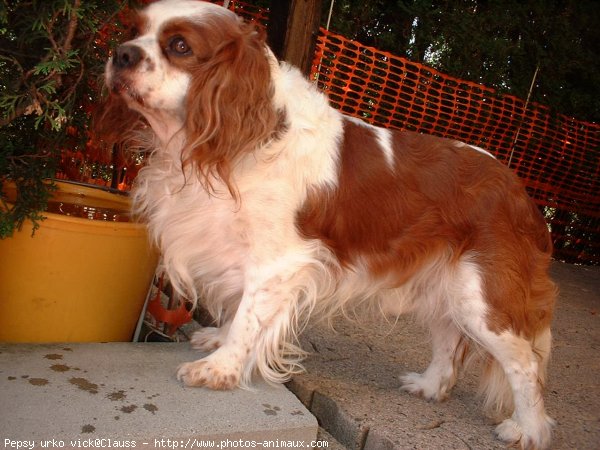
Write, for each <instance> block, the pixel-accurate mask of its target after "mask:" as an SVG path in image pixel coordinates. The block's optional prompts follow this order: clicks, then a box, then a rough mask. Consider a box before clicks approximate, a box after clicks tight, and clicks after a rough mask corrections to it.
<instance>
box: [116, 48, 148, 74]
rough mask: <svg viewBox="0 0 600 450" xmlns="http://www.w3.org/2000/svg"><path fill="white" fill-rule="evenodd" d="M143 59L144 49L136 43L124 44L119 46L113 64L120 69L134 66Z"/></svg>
mask: <svg viewBox="0 0 600 450" xmlns="http://www.w3.org/2000/svg"><path fill="white" fill-rule="evenodd" d="M141 60H142V49H140V48H139V47H138V46H136V45H131V44H123V45H120V46H119V47H117V50H116V51H115V56H114V58H113V64H114V65H115V66H116V67H118V68H119V69H126V68H133V67H135V66H137V65H138V63H139V62H140V61H141Z"/></svg>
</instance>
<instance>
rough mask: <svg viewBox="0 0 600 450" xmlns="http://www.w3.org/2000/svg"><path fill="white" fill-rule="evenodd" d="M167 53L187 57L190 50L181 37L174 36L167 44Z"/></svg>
mask: <svg viewBox="0 0 600 450" xmlns="http://www.w3.org/2000/svg"><path fill="white" fill-rule="evenodd" d="M169 51H171V52H173V53H176V54H177V55H187V54H189V53H191V51H192V49H191V48H190V46H189V45H188V43H187V42H186V41H185V39H184V38H182V37H181V36H175V37H174V38H173V39H171V41H170V42H169Z"/></svg>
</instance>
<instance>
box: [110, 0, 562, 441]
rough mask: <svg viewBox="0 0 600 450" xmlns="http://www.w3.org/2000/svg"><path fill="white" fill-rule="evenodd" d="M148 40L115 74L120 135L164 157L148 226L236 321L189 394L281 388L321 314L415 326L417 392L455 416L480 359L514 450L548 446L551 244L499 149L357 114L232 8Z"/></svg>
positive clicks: (148, 201) (186, 275) (184, 278)
mask: <svg viewBox="0 0 600 450" xmlns="http://www.w3.org/2000/svg"><path fill="white" fill-rule="evenodd" d="M134 28H135V30H136V34H135V35H134V36H132V38H131V39H130V40H129V41H127V42H125V43H123V44H122V45H120V46H119V47H118V48H117V49H116V50H115V51H114V54H113V55H112V57H111V59H110V60H109V61H108V64H107V66H106V84H107V86H108V88H109V90H110V94H111V95H110V97H109V99H108V102H107V112H106V113H105V114H104V117H103V119H102V120H101V121H103V123H102V124H101V127H104V129H108V130H109V131H110V133H109V134H111V135H112V136H113V137H115V136H116V137H118V138H119V139H121V140H128V141H129V144H130V146H131V147H141V148H142V149H143V150H145V151H148V153H149V157H148V159H147V164H146V165H145V167H143V168H142V169H141V170H140V172H139V175H138V176H137V179H136V181H135V187H134V190H133V193H132V197H133V204H134V212H135V213H137V214H138V215H139V216H140V217H141V218H143V220H144V221H146V222H147V223H148V227H149V231H150V234H151V236H152V238H153V240H154V242H155V243H156V244H157V246H158V247H159V248H160V251H161V254H162V260H161V269H162V270H163V272H164V273H165V274H166V275H167V276H168V278H169V280H170V282H171V283H172V285H173V287H174V289H175V290H176V291H177V292H178V293H179V294H181V295H183V296H185V297H187V298H189V299H191V300H192V301H194V302H197V301H200V302H202V304H203V305H204V306H206V307H207V309H208V310H209V311H210V312H211V313H212V315H213V316H214V318H215V321H216V325H217V326H216V327H214V328H211V327H207V328H203V329H201V330H200V331H199V332H197V333H196V334H195V335H194V336H193V338H192V344H193V345H194V346H195V347H196V348H198V349H201V350H203V351H211V353H210V354H209V355H208V356H206V357H204V358H202V359H199V360H198V361H194V362H188V363H185V364H183V365H182V366H180V367H179V370H178V373H177V376H178V378H179V379H180V380H181V381H182V382H183V383H185V384H186V385H189V386H206V387H209V388H213V389H231V388H235V387H237V386H240V385H241V386H245V385H247V384H248V383H250V381H251V377H252V374H253V373H254V372H258V373H259V374H260V375H261V376H262V377H263V378H264V379H266V380H268V381H271V382H282V381H285V380H287V379H289V377H290V376H291V375H292V374H294V373H296V372H298V371H299V370H300V369H301V366H300V361H301V359H302V357H303V352H302V350H301V349H300V348H299V347H298V345H297V336H298V333H299V331H300V329H301V328H302V326H303V325H304V324H305V323H306V320H307V318H308V316H309V315H317V316H320V317H330V316H331V315H332V314H334V313H335V312H336V311H338V312H339V311H347V310H349V309H353V310H355V311H357V317H358V320H359V321H360V317H361V315H362V314H365V309H368V308H361V306H368V307H370V309H372V310H378V311H381V312H383V313H384V314H387V315H391V316H397V315H399V314H401V313H406V312H409V313H412V314H414V315H415V316H416V317H417V318H418V319H419V320H420V321H421V322H423V323H424V324H427V325H428V328H429V330H430V332H431V341H432V346H433V352H432V360H431V363H430V365H429V367H427V369H426V370H425V371H424V372H423V373H408V374H406V375H404V376H403V377H402V378H401V381H402V388H403V389H405V390H406V391H409V392H411V393H414V394H418V395H421V396H423V397H425V398H426V399H429V400H435V401H439V400H443V399H444V398H446V396H447V395H448V393H449V391H450V390H451V389H452V386H453V385H454V383H455V382H456V378H457V371H458V370H459V368H460V366H461V365H462V363H463V360H464V358H465V356H466V354H467V353H473V351H474V350H477V353H479V354H482V355H484V356H485V359H484V361H485V364H484V371H483V375H482V377H481V378H482V391H483V393H484V400H485V405H486V406H487V407H489V408H492V409H496V410H497V411H504V412H505V413H506V412H508V414H509V416H508V418H505V420H503V421H502V422H501V423H500V424H499V425H498V426H497V428H496V433H497V435H498V437H499V438H500V439H503V440H505V441H507V442H510V443H513V444H517V445H519V446H521V447H522V448H546V447H548V446H549V445H550V436H551V429H552V425H553V421H552V419H550V418H549V417H548V416H547V415H546V412H545V410H544V400H543V395H542V391H543V384H544V378H545V372H546V367H547V364H548V359H549V356H550V347H551V335H550V322H551V319H552V310H553V305H554V300H555V297H556V289H555V285H554V284H553V282H552V281H551V280H550V279H549V277H548V273H547V272H548V267H549V264H550V260H551V253H552V244H551V240H550V237H549V233H548V228H547V226H546V223H545V222H544V218H543V217H542V215H541V214H540V212H539V211H538V209H537V207H536V205H535V204H534V203H533V202H532V200H531V199H530V198H529V197H528V195H527V193H526V191H525V189H524V187H523V185H522V183H521V182H520V181H519V180H518V179H517V177H516V176H515V175H514V174H513V173H512V172H511V171H510V170H509V169H508V168H506V167H505V166H504V165H503V164H501V163H500V162H499V161H497V160H496V159H495V158H494V157H493V156H491V155H490V154H489V153H487V152H486V151H485V150H482V149H480V148H477V147H473V146H470V145H467V144H464V143H461V142H457V141H454V140H450V139H442V138H439V137H432V136H427V135H423V134H418V133H413V132H408V131H394V130H388V129H383V128H378V127H375V126H372V125H369V124H367V123H365V122H363V121H361V120H359V119H356V118H351V117H347V116H344V115H343V114H341V113H340V112H339V111H337V110H336V109H334V108H332V107H331V106H330V105H329V103H328V101H327V98H326V97H325V95H323V94H322V93H321V92H319V91H318V90H317V88H316V87H315V86H314V85H313V84H312V83H311V82H310V81H308V80H307V79H305V77H304V76H303V75H302V74H301V73H300V71H298V70H297V69H296V68H294V67H292V66H290V65H288V64H286V63H283V62H278V61H277V60H276V58H275V57H274V56H273V53H272V52H271V51H270V49H269V48H268V47H267V46H266V44H265V39H264V33H263V32H261V31H258V30H257V29H256V28H255V27H254V26H252V25H251V24H247V23H244V22H243V21H242V20H241V19H240V18H238V17H237V16H236V14H234V13H233V12H231V11H228V10H227V9H224V8H222V7H219V6H216V5H214V4H211V3H208V2H203V1H198V0H163V1H159V2H156V3H152V4H150V5H149V6H148V7H147V8H146V9H144V10H142V11H140V12H139V13H137V15H136V18H135V27H134Z"/></svg>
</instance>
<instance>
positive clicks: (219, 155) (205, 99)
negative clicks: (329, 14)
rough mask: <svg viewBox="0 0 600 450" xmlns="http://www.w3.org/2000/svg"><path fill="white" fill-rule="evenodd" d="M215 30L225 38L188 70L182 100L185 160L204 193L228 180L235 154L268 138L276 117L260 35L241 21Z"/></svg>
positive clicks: (252, 148)
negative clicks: (198, 176) (189, 76)
mask: <svg viewBox="0 0 600 450" xmlns="http://www.w3.org/2000/svg"><path fill="white" fill-rule="evenodd" d="M225 26H229V27H231V29H228V30H225V31H223V30H219V34H220V35H221V36H222V35H225V36H226V39H225V40H224V41H223V42H221V43H219V44H218V45H217V46H216V47H215V48H214V49H213V51H212V52H211V54H210V56H208V57H207V58H205V59H204V60H203V61H201V62H199V63H198V65H197V67H196V68H195V70H194V71H192V82H191V85H190V89H189V91H188V97H187V116H186V125H185V126H186V134H187V136H186V137H187V149H186V153H185V161H186V162H187V163H192V164H194V165H195V166H196V168H197V169H198V170H199V171H200V174H201V176H202V179H203V181H204V183H205V185H206V187H207V188H209V189H212V181H214V180H221V181H223V182H224V183H225V184H226V185H227V186H228V189H229V191H230V193H231V194H232V195H233V196H234V197H236V192H235V186H234V185H233V183H232V181H231V171H232V168H233V165H234V164H235V162H236V160H237V159H238V158H239V156H240V155H243V154H245V153H248V152H252V151H253V150H254V149H255V148H256V147H258V146H260V145H261V144H262V143H264V142H265V141H267V140H268V139H269V137H270V136H272V135H273V133H274V131H275V129H276V127H277V124H278V121H279V116H278V114H277V112H276V110H275V107H274V105H273V101H272V96H273V88H272V83H271V69H270V63H269V59H268V57H267V49H266V47H265V38H264V32H261V31H259V30H257V29H256V28H255V27H254V26H253V25H251V24H246V23H243V22H241V21H239V22H235V23H233V22H232V23H230V22H228V23H226V24H225Z"/></svg>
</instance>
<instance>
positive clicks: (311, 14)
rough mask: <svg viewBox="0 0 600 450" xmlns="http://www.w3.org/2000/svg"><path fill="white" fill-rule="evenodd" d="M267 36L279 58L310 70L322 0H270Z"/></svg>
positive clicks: (306, 70)
mask: <svg viewBox="0 0 600 450" xmlns="http://www.w3.org/2000/svg"><path fill="white" fill-rule="evenodd" d="M270 10H271V13H270V18H269V27H268V29H267V36H268V41H269V45H270V46H271V48H272V50H273V51H274V52H275V55H276V56H277V57H278V58H279V59H283V60H284V61H287V62H288V63H290V64H293V65H295V66H296V67H298V68H300V70H302V72H303V73H304V74H306V75H308V74H309V73H310V66H311V63H312V59H313V55H314V51H315V44H316V39H317V34H318V32H319V24H320V22H321V0H271V7H270Z"/></svg>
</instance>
